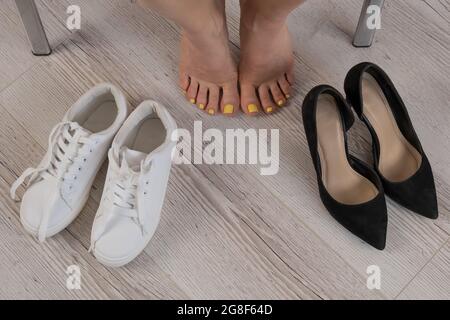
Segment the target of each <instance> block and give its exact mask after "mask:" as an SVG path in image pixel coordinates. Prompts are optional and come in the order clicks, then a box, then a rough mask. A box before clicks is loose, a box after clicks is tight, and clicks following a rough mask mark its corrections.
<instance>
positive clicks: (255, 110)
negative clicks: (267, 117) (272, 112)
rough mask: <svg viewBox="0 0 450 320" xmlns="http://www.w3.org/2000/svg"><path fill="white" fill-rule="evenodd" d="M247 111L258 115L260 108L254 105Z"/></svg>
mask: <svg viewBox="0 0 450 320" xmlns="http://www.w3.org/2000/svg"><path fill="white" fill-rule="evenodd" d="M247 110H248V112H250V113H256V112H258V107H257V106H256V104H253V103H252V104H249V105H248V106H247Z"/></svg>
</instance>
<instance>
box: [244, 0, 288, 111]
mask: <svg viewBox="0 0 450 320" xmlns="http://www.w3.org/2000/svg"><path fill="white" fill-rule="evenodd" d="M245 6H246V3H244V4H243V5H242V15H241V31H240V32H241V60H240V64H239V82H240V88H241V108H242V110H243V111H244V112H245V113H246V114H248V115H257V114H259V113H260V112H262V111H263V112H265V113H268V114H270V113H273V112H275V111H276V110H277V109H278V108H281V107H283V106H284V105H285V104H286V102H287V99H288V98H289V97H290V92H291V86H292V84H293V82H294V55H293V48H292V40H291V35H290V33H289V31H288V28H287V26H286V18H285V17H282V18H280V19H277V18H274V17H267V16H264V15H262V14H258V13H257V11H255V10H252V9H251V8H245Z"/></svg>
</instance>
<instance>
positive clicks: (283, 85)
mask: <svg viewBox="0 0 450 320" xmlns="http://www.w3.org/2000/svg"><path fill="white" fill-rule="evenodd" d="M278 86H279V87H280V89H281V91H282V92H283V94H284V96H285V97H286V99H289V98H290V97H291V85H290V84H289V82H288V81H287V79H286V77H284V76H283V77H281V78H280V79H278Z"/></svg>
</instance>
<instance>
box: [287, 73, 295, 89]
mask: <svg viewBox="0 0 450 320" xmlns="http://www.w3.org/2000/svg"><path fill="white" fill-rule="evenodd" d="M286 80H287V81H288V82H289V84H290V85H291V86H292V85H294V82H295V76H294V70H289V71H288V72H287V73H286Z"/></svg>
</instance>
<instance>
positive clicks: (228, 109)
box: [223, 104, 234, 114]
mask: <svg viewBox="0 0 450 320" xmlns="http://www.w3.org/2000/svg"><path fill="white" fill-rule="evenodd" d="M233 111H234V106H233V105H232V104H227V105H225V107H223V113H224V114H230V113H233Z"/></svg>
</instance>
